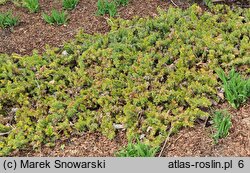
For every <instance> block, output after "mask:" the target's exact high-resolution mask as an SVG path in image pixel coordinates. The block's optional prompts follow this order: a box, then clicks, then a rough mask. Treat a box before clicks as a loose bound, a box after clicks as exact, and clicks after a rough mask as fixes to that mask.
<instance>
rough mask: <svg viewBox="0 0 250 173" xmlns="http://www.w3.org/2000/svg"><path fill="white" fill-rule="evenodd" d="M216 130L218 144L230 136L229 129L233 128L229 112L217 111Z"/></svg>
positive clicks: (215, 140)
mask: <svg viewBox="0 0 250 173" xmlns="http://www.w3.org/2000/svg"><path fill="white" fill-rule="evenodd" d="M213 123H214V125H213V126H214V128H215V129H216V133H215V134H214V136H213V138H214V142H215V143H216V144H217V143H218V140H219V139H221V138H225V137H226V136H227V135H228V134H229V129H230V128H231V126H232V122H231V115H230V114H229V113H228V112H227V111H225V110H224V111H216V112H215V114H214V118H213Z"/></svg>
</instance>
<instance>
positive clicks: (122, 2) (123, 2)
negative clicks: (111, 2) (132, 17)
mask: <svg viewBox="0 0 250 173" xmlns="http://www.w3.org/2000/svg"><path fill="white" fill-rule="evenodd" d="M115 2H116V3H117V5H118V6H120V5H122V6H126V5H128V0H115Z"/></svg>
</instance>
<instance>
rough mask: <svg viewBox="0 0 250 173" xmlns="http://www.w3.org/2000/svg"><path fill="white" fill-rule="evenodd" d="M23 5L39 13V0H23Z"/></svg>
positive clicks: (32, 11)
mask: <svg viewBox="0 0 250 173" xmlns="http://www.w3.org/2000/svg"><path fill="white" fill-rule="evenodd" d="M23 5H24V7H26V8H28V9H29V11H30V12H31V13H37V12H38V10H39V1H38V0H23Z"/></svg>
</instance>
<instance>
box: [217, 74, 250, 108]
mask: <svg viewBox="0 0 250 173" xmlns="http://www.w3.org/2000/svg"><path fill="white" fill-rule="evenodd" d="M217 74H218V76H219V77H220V79H221V81H222V83H223V89H224V91H225V96H226V99H227V100H228V102H229V103H230V104H231V105H232V106H233V107H234V108H238V107H239V106H240V105H241V104H242V103H244V102H246V101H247V99H248V98H249V97H250V79H243V78H242V77H241V76H240V74H239V73H237V72H236V71H235V70H234V69H232V70H231V71H230V72H229V75H228V76H226V74H225V72H224V71H223V70H222V69H218V70H217Z"/></svg>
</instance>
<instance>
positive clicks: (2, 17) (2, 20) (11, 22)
mask: <svg viewBox="0 0 250 173" xmlns="http://www.w3.org/2000/svg"><path fill="white" fill-rule="evenodd" d="M17 24H18V19H17V18H16V17H14V16H13V15H12V12H10V11H9V12H6V13H0V27H1V28H7V27H12V26H16V25H17Z"/></svg>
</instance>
